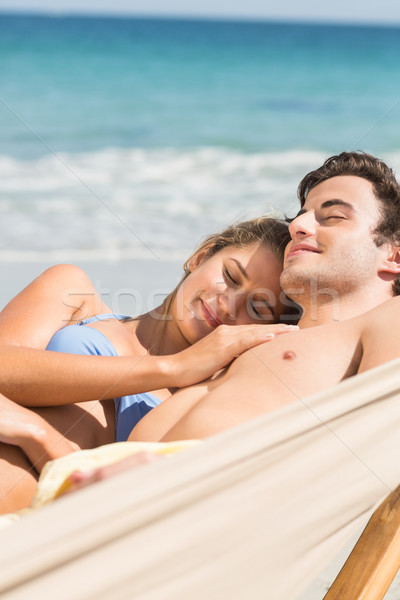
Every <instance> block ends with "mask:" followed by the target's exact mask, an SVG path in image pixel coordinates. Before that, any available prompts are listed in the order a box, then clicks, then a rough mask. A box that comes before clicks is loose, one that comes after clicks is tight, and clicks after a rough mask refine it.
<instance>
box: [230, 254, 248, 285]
mask: <svg viewBox="0 0 400 600" xmlns="http://www.w3.org/2000/svg"><path fill="white" fill-rule="evenodd" d="M231 260H233V261H235V263H236V264H237V268H238V269H239V271H240V272H241V274H242V275H243V277H244V278H245V279H247V280H249V276H248V275H247V271H246V269H245V268H244V266H243V265H242V263H241V262H240V261H239V260H236V258H233V257H231Z"/></svg>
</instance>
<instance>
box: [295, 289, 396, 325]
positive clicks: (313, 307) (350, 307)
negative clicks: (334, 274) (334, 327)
mask: <svg viewBox="0 0 400 600" xmlns="http://www.w3.org/2000/svg"><path fill="white" fill-rule="evenodd" d="M390 298H391V295H390V294H389V293H388V291H386V290H384V291H383V290H376V289H375V290H364V292H363V293H362V294H354V295H350V296H345V297H340V298H336V299H329V300H326V301H324V299H323V298H317V299H315V301H314V302H311V301H310V302H302V309H303V316H302V317H301V319H300V321H299V327H301V328H302V329H305V328H306V327H316V326H318V325H327V324H329V323H334V322H335V321H345V320H347V319H352V318H353V317H358V316H359V315H361V314H363V313H365V312H367V311H369V310H371V309H372V308H375V306H378V305H379V304H382V303H383V302H386V301H387V300H390ZM302 300H304V298H303V299H302Z"/></svg>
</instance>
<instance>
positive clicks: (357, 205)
mask: <svg viewBox="0 0 400 600" xmlns="http://www.w3.org/2000/svg"><path fill="white" fill-rule="evenodd" d="M333 205H342V206H343V207H344V208H345V207H347V208H348V209H349V210H353V211H355V212H357V211H361V212H368V213H370V214H374V215H376V214H377V212H378V211H379V204H378V200H377V198H376V196H375V193H374V188H373V185H372V183H371V182H370V181H368V180H367V179H364V178H363V177H357V176H354V175H341V176H336V177H331V178H330V179H327V180H325V181H322V182H321V183H319V184H318V185H316V186H315V187H313V188H312V189H311V190H310V191H309V193H308V194H307V198H306V200H305V202H304V205H303V206H302V210H303V211H307V210H311V209H315V208H329V207H330V206H333Z"/></svg>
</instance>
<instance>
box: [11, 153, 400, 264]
mask: <svg viewBox="0 0 400 600" xmlns="http://www.w3.org/2000/svg"><path fill="white" fill-rule="evenodd" d="M325 158H326V156H325V155H324V154H323V153H322V152H313V151H303V150H301V149H293V150H291V151H290V152H281V153H269V152H265V153H244V152H240V151H237V150H230V149H226V148H192V149H177V148H161V149H160V148H158V149H140V148H139V149H121V148H105V149H103V150H99V151H97V152H92V153H81V154H59V155H48V156H44V157H42V158H40V159H36V160H17V159H14V158H10V157H8V156H0V210H1V236H0V252H1V253H2V255H3V256H6V255H4V252H11V253H12V252H25V251H27V250H29V251H30V252H31V253H33V254H32V256H33V255H34V253H38V252H39V253H41V252H47V251H57V252H64V251H68V252H70V250H71V249H73V250H74V251H78V252H81V251H82V252H89V253H90V252H94V253H95V254H96V253H98V252H103V251H106V252H107V253H110V252H115V253H133V254H135V253H139V254H140V253H146V252H150V254H151V253H154V252H170V253H173V252H175V251H179V250H180V249H184V248H193V246H194V245H195V244H196V243H197V242H198V240H199V239H201V238H202V237H203V236H204V235H206V234H207V233H210V232H211V231H215V230H218V229H220V228H221V227H224V226H225V225H227V224H228V223H229V222H232V221H236V220H238V218H243V219H244V218H247V217H248V216H254V215H256V214H262V213H265V212H268V211H269V210H270V209H275V210H278V211H281V212H283V211H288V212H289V213H290V212H293V211H294V210H297V206H298V201H297V197H296V190H297V185H298V183H299V181H300V179H301V178H302V176H303V175H304V174H305V173H306V172H308V171H309V170H311V169H314V168H316V167H318V166H319V165H320V164H321V163H322V161H323V160H324V159H325ZM383 158H385V157H383ZM387 160H388V162H389V164H391V165H394V166H396V165H400V152H398V153H391V154H390V155H387ZM149 249H150V250H149ZM96 256H97V255H96ZM0 260H3V259H1V258H0Z"/></svg>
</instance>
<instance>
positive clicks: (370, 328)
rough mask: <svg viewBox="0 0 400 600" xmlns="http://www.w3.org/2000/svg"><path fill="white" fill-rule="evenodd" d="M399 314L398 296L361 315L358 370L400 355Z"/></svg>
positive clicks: (363, 369) (360, 370) (366, 368)
mask: <svg viewBox="0 0 400 600" xmlns="http://www.w3.org/2000/svg"><path fill="white" fill-rule="evenodd" d="M399 316H400V296H396V297H393V298H391V299H390V300H387V301H386V302H383V303H382V304H379V306H376V307H375V308H374V309H372V310H370V311H369V312H367V313H365V314H364V315H362V316H361V318H362V334H361V343H362V347H363V359H362V363H361V365H360V369H359V372H362V371H366V370H368V369H370V368H372V367H376V366H378V365H380V364H383V363H385V362H389V361H391V360H394V359H395V358H398V357H400V336H399V335H398V334H397V331H396V329H397V323H399V322H400V321H399Z"/></svg>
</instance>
